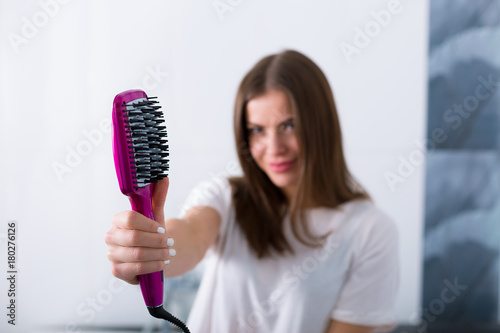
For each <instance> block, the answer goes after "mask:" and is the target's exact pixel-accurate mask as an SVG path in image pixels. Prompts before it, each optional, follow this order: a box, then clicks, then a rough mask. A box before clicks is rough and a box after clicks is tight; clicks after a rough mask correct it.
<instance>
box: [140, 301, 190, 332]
mask: <svg viewBox="0 0 500 333" xmlns="http://www.w3.org/2000/svg"><path fill="white" fill-rule="evenodd" d="M148 311H149V313H150V314H151V315H152V316H153V317H155V318H159V319H165V320H167V321H169V322H171V323H172V324H174V325H175V326H177V327H179V328H180V329H181V330H182V331H183V332H184V333H191V332H189V329H188V328H187V326H186V324H184V323H183V322H182V321H181V320H180V319H179V318H177V317H175V316H173V315H171V314H170V313H169V312H168V311H167V310H165V309H164V308H163V306H161V305H160V306H157V307H154V308H153V307H149V306H148Z"/></svg>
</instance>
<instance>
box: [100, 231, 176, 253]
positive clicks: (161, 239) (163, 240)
mask: <svg viewBox="0 0 500 333" xmlns="http://www.w3.org/2000/svg"><path fill="white" fill-rule="evenodd" d="M168 239H169V237H168V236H167V235H165V234H161V233H156V232H155V233H152V232H145V231H140V230H129V229H115V230H114V231H113V232H112V233H111V235H110V237H109V239H108V241H109V243H108V244H112V245H118V246H128V247H150V248H166V247H167V246H170V245H171V244H170V242H171V241H170V242H169V240H168Z"/></svg>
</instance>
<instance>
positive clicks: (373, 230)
mask: <svg viewBox="0 0 500 333" xmlns="http://www.w3.org/2000/svg"><path fill="white" fill-rule="evenodd" d="M195 206H210V207H213V208H214V209H215V210H216V211H217V212H218V213H219V214H220V216H221V218H222V220H221V227H220V231H219V236H218V238H217V240H216V242H215V243H214V244H213V245H212V246H211V248H210V249H209V250H208V251H207V253H206V255H205V258H204V261H205V263H206V266H205V271H204V275H203V278H202V280H201V284H200V287H199V290H198V293H197V296H196V299H195V301H194V304H193V308H192V309H191V312H190V315H189V319H188V323H187V324H188V327H189V328H190V330H191V332H192V333H226V332H227V333H240V332H241V333H247V332H248V333H250V332H265V333H269V332H276V333H304V332H307V333H324V332H326V329H327V328H328V325H329V324H330V321H331V320H332V319H335V320H338V321H342V322H346V323H351V324H357V325H366V326H376V327H377V331H380V332H383V331H388V330H390V329H391V328H393V326H394V324H395V322H396V317H395V313H394V301H395V297H396V292H397V285H398V232H397V229H396V226H395V224H394V222H393V221H392V220H391V219H390V218H389V217H388V216H387V215H385V214H383V213H382V212H380V211H379V210H377V209H376V208H375V207H374V205H373V204H372V203H371V202H370V201H368V200H354V201H351V202H348V203H344V204H343V205H341V206H339V207H338V208H336V209H332V208H314V209H310V210H308V211H307V215H308V218H309V223H310V229H311V231H313V232H314V233H316V234H325V233H327V232H330V231H333V232H331V234H330V235H329V236H328V238H327V240H326V242H325V245H324V246H323V247H322V248H311V247H308V246H306V245H303V244H302V243H300V242H299V241H298V240H297V239H296V238H295V237H294V236H293V233H292V231H291V227H290V223H289V222H290V221H289V219H286V221H285V223H284V225H285V234H286V237H287V240H288V241H289V242H290V244H291V246H292V248H293V249H294V250H295V254H293V255H292V254H286V255H281V256H280V255H276V256H273V257H272V258H264V259H258V258H257V257H256V256H255V255H254V253H253V252H252V250H251V248H250V246H249V245H248V243H247V241H246V238H245V236H244V234H243V233H242V231H241V230H240V229H239V226H238V225H237V224H236V223H235V210H234V207H233V205H232V203H231V187H230V185H229V182H228V181H227V180H226V179H220V178H219V179H214V180H211V181H207V182H204V183H201V184H200V185H198V186H197V187H196V188H195V189H194V190H193V191H192V192H191V194H190V196H189V197H188V200H187V201H186V204H185V205H184V207H183V210H182V213H181V215H183V214H184V213H185V212H186V211H187V210H189V209H190V208H192V207H195Z"/></svg>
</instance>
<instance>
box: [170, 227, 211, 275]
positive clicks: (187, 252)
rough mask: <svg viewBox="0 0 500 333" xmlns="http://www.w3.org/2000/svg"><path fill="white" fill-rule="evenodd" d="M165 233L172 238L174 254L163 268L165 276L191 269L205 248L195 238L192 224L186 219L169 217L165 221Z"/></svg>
mask: <svg viewBox="0 0 500 333" xmlns="http://www.w3.org/2000/svg"><path fill="white" fill-rule="evenodd" d="M165 230H166V234H167V235H168V236H169V237H171V238H173V239H174V245H173V246H172V248H173V249H175V251H176V254H175V256H174V257H172V258H171V259H170V263H169V264H168V265H167V266H166V267H165V269H164V272H163V274H164V276H165V277H175V276H179V275H183V274H185V273H187V272H188V271H190V270H191V269H193V268H194V267H195V266H196V265H197V264H198V263H199V262H200V261H201V259H202V258H203V255H204V253H205V250H204V249H203V246H202V244H201V242H199V241H198V240H197V238H198V237H197V233H196V229H195V228H194V226H193V225H192V224H190V223H188V222H187V221H186V220H181V219H169V220H167V221H165Z"/></svg>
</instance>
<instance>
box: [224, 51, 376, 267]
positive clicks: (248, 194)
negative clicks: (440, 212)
mask: <svg viewBox="0 0 500 333" xmlns="http://www.w3.org/2000/svg"><path fill="white" fill-rule="evenodd" d="M273 89H274V90H279V91H282V92H284V93H285V94H286V95H287V96H288V99H289V101H290V105H291V108H292V112H293V114H294V115H295V121H294V126H295V133H296V136H297V141H298V145H299V155H300V156H299V161H300V163H301V164H300V176H299V180H298V184H297V191H296V193H295V197H294V198H293V199H292V200H291V202H287V200H286V197H285V195H284V194H283V193H282V191H281V190H280V189H279V188H278V187H276V186H275V185H274V184H273V183H272V182H271V180H270V179H269V178H268V177H267V175H266V174H265V173H264V172H263V171H262V170H261V169H260V168H259V166H258V165H257V163H255V161H254V160H253V159H252V156H251V154H250V149H249V133H248V131H247V127H246V106H247V103H248V102H249V101H250V100H251V99H253V98H255V97H257V96H260V95H262V94H264V93H266V92H268V91H270V90H273ZM234 134H235V139H236V147H237V153H238V158H239V161H240V164H241V167H242V170H243V176H242V177H234V178H230V180H229V181H230V183H231V185H232V190H233V204H234V207H235V210H236V221H237V223H238V225H239V226H240V227H241V229H242V231H243V233H244V234H245V236H246V238H247V240H248V242H249V244H250V246H251V248H252V249H253V250H254V251H255V252H256V254H257V256H258V257H259V258H262V257H265V256H269V255H270V254H271V249H274V250H276V251H277V252H278V253H280V254H283V253H285V252H287V251H289V252H292V253H293V249H292V248H291V246H290V244H289V242H288V241H287V239H286V237H285V235H284V233H283V221H284V217H285V215H286V214H287V213H290V220H291V224H292V230H293V234H294V236H295V237H296V238H297V239H298V240H299V241H300V242H302V243H303V244H306V245H309V246H319V245H320V244H321V243H322V242H323V240H324V238H325V237H326V235H313V234H312V233H311V231H310V230H309V228H308V225H307V219H306V216H305V213H304V209H306V208H311V207H310V204H311V203H313V204H314V205H315V206H322V207H330V208H335V207H337V206H338V205H340V204H342V203H344V202H347V201H350V200H353V199H358V198H368V194H367V193H366V192H365V191H364V190H363V189H362V188H361V186H359V184H357V183H356V181H355V180H354V179H353V177H352V176H351V175H350V173H349V171H348V170H347V165H346V162H345V158H344V153H343V149H342V135H341V131H340V123H339V119H338V116H337V109H336V107H335V102H334V99H333V94H332V91H331V88H330V85H329V84H328V81H327V79H326V77H325V75H324V74H323V72H322V71H321V69H320V68H319V67H318V66H317V65H316V64H315V63H314V62H313V61H312V60H311V59H309V58H308V57H306V56H304V55H303V54H301V53H299V52H296V51H290V50H287V51H283V52H281V53H278V54H275V55H270V56H267V57H265V58H263V59H262V60H260V61H259V62H258V63H257V64H256V65H255V66H254V67H253V68H252V69H251V70H250V71H249V72H248V73H247V75H246V76H245V77H244V78H243V80H242V82H241V84H240V86H239V88H238V93H237V96H236V103H235V108H234ZM308 205H309V206H308ZM301 234H303V235H304V236H302V235H301Z"/></svg>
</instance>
